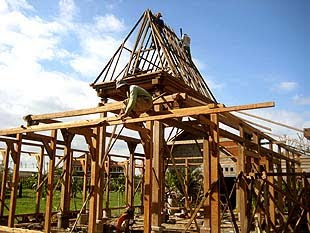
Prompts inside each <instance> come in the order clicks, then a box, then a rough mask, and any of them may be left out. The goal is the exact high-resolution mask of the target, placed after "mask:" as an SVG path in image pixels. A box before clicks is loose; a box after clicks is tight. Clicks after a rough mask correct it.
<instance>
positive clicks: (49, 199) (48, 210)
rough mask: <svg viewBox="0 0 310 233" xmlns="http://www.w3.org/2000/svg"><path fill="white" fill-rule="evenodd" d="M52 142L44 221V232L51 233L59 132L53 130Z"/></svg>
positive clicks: (50, 145)
mask: <svg viewBox="0 0 310 233" xmlns="http://www.w3.org/2000/svg"><path fill="white" fill-rule="evenodd" d="M51 136H52V138H53V139H52V140H51V142H50V144H49V145H48V144H46V146H49V149H48V148H46V150H47V151H49V158H50V161H49V164H48V173H47V194H46V207H45V221H44V232H45V233H50V231H51V222H52V209H53V189H54V185H53V183H54V171H55V158H56V157H55V155H56V141H57V130H52V132H51Z"/></svg>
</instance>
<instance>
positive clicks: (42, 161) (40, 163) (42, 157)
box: [35, 147, 44, 214]
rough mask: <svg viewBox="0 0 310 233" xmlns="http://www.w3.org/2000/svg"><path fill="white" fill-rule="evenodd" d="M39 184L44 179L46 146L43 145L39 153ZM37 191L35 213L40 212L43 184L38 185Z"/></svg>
mask: <svg viewBox="0 0 310 233" xmlns="http://www.w3.org/2000/svg"><path fill="white" fill-rule="evenodd" d="M37 162H38V186H39V185H40V184H41V182H42V180H43V165H44V147H41V150H40V154H39V155H38V161H37ZM38 188H39V189H37V191H36V207H35V213H36V214H38V213H40V203H41V194H42V185H41V187H38Z"/></svg>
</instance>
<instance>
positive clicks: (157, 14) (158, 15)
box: [154, 12, 162, 19]
mask: <svg viewBox="0 0 310 233" xmlns="http://www.w3.org/2000/svg"><path fill="white" fill-rule="evenodd" d="M154 16H155V18H156V19H160V18H161V17H162V15H161V13H160V12H158V13H156V14H155V15H154Z"/></svg>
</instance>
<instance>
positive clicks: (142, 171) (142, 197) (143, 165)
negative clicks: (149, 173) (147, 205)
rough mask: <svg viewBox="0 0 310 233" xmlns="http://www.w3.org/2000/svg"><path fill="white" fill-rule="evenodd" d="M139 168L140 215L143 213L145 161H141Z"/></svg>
mask: <svg viewBox="0 0 310 233" xmlns="http://www.w3.org/2000/svg"><path fill="white" fill-rule="evenodd" d="M141 166H142V168H141V174H142V177H141V193H140V202H141V214H143V213H144V207H143V206H144V173H145V160H142V165H141Z"/></svg>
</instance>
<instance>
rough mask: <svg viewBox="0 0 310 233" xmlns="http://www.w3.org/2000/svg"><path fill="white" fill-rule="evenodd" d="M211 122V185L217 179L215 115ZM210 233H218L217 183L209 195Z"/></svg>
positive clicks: (216, 120)
mask: <svg viewBox="0 0 310 233" xmlns="http://www.w3.org/2000/svg"><path fill="white" fill-rule="evenodd" d="M211 121H212V122H213V123H214V124H215V125H216V127H210V140H211V144H210V145H211V148H210V149H211V154H210V156H211V159H210V163H211V174H210V179H211V180H210V182H211V185H212V184H213V183H215V182H217V181H218V179H219V163H220V153H219V120H218V116H217V114H211ZM210 199H211V204H210V206H211V233H220V228H221V227H220V225H221V222H220V185H219V183H218V184H217V185H216V186H215V187H214V189H213V192H212V193H211V197H210Z"/></svg>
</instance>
